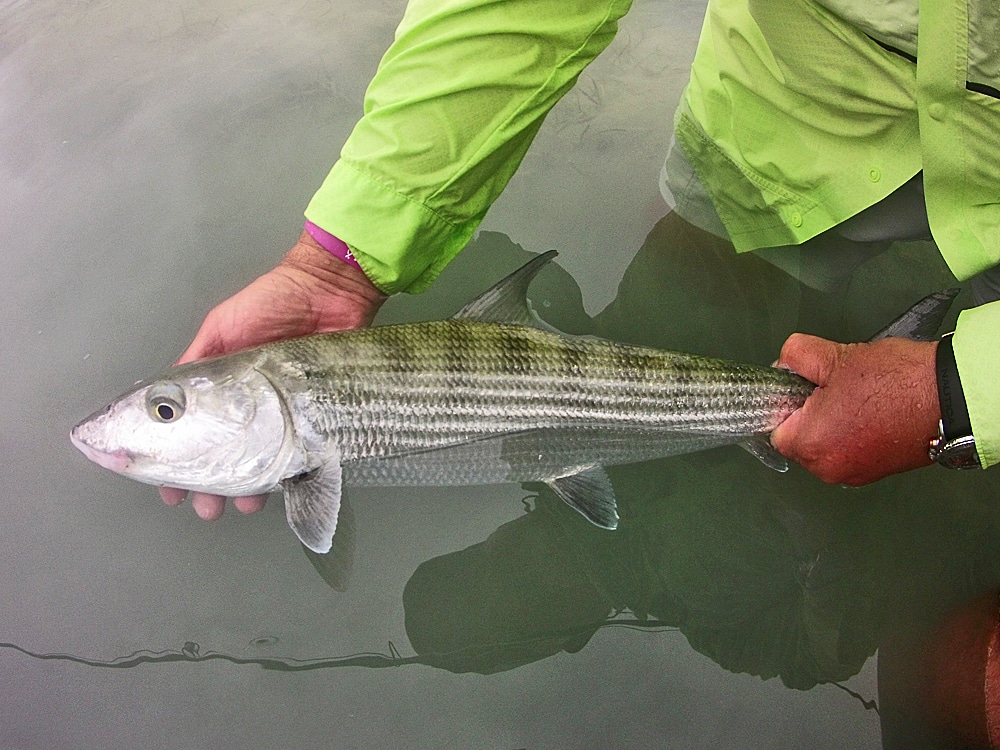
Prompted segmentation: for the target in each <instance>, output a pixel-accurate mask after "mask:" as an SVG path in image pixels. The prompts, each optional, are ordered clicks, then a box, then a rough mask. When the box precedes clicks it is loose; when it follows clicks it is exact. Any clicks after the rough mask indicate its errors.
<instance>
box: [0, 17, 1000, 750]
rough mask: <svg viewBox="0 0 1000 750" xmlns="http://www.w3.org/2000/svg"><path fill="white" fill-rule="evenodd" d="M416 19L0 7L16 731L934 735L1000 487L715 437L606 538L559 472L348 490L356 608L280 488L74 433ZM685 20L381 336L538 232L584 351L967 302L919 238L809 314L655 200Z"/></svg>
mask: <svg viewBox="0 0 1000 750" xmlns="http://www.w3.org/2000/svg"><path fill="white" fill-rule="evenodd" d="M402 9H403V3H402V2H400V1H399V0H392V1H389V0H385V1H383V2H368V3H344V2H338V1H333V2H304V3H302V4H294V5H287V4H279V3H274V2H269V1H267V0H257V1H256V2H250V1H248V2H244V3H235V2H232V1H231V0H219V1H218V2H207V3H206V2H197V3H195V2H176V1H173V0H171V1H170V2H165V3H157V4H149V3H140V2H127V1H125V0H113V1H111V2H102V3H57V2H53V1H51V0H39V1H38V2H34V3H23V2H7V3H4V4H2V5H0V39H2V48H0V49H2V56H0V101H2V102H3V106H2V115H0V117H2V119H0V170H2V175H3V185H4V195H5V202H4V203H5V209H4V210H3V211H2V212H0V236H3V237H4V241H5V243H6V251H5V254H4V258H5V261H4V262H5V272H4V274H2V276H0V285H2V286H0V288H2V294H0V298H2V300H3V303H2V308H0V309H2V317H0V320H2V325H3V329H2V330H3V341H4V344H5V352H4V354H5V356H4V357H3V358H2V360H0V375H2V382H3V383H4V388H3V390H2V393H0V434H2V443H0V444H2V450H3V460H2V476H3V483H2V486H3V501H4V502H3V504H2V507H3V511H2V516H3V525H4V529H5V534H4V547H3V552H2V553H0V563H2V570H3V576H2V578H0V581H2V586H3V599H4V601H5V602H6V606H5V607H4V608H3V609H2V612H0V641H3V642H4V647H3V650H2V651H0V668H2V670H3V674H4V677H5V680H4V682H5V685H6V688H5V690H4V691H3V692H2V695H0V716H3V717H4V718H3V720H2V721H0V747H4V748H16V749H18V750H21V749H25V750H33V749H34V748H62V747H74V748H76V747H100V748H135V747H142V748H149V749H150V750H156V749H158V748H164V749H166V748H234V749H235V748H241V749H244V750H245V749H246V748H278V747H295V748H313V747H334V748H349V747H398V746H406V747H426V748H438V747H469V748H522V747H531V748H546V747H588V748H589V747H594V748H598V747H624V746H652V747H684V748H697V747H706V748H708V747H711V748H716V747H747V748H769V747H774V748H785V747H809V748H843V747H851V748H877V747H882V746H885V747H911V748H912V747H917V746H919V744H918V742H917V741H916V740H914V739H913V738H912V737H910V736H909V733H911V732H912V733H915V734H917V735H919V736H921V737H925V736H928V735H927V734H926V732H925V731H923V729H922V726H921V725H920V724H919V723H918V721H917V718H918V717H919V716H920V709H919V708H914V705H915V704H914V703H913V700H914V699H913V695H914V692H913V690H912V689H911V687H912V679H913V677H912V672H913V665H914V664H915V663H917V662H916V660H917V657H918V656H919V653H920V650H921V649H922V648H923V645H922V644H923V643H924V642H925V640H926V635H927V633H928V632H929V631H930V630H931V629H932V628H933V627H934V626H935V624H936V623H937V622H938V621H939V620H940V618H941V617H942V616H944V615H945V614H947V613H948V612H949V611H951V610H953V609H955V608H957V607H960V606H962V605H963V604H965V603H966V602H968V601H969V600H971V599H973V598H974V597H976V596H978V595H980V594H981V593H983V592H984V591H988V590H990V589H991V588H993V587H996V586H997V584H998V582H1000V566H998V555H997V553H996V549H997V542H998V539H997V537H998V533H1000V526H998V518H997V513H996V510H995V506H994V503H993V502H992V498H994V497H995V496H996V488H995V486H994V485H995V481H993V479H992V478H991V477H990V476H989V475H985V474H984V475H978V476H973V477H961V478H959V477H956V476H954V475H951V474H947V473H945V472H943V471H935V470H934V469H928V470H925V471H921V472H917V473H914V474H911V475H908V476H905V477H901V478H898V479H894V480H890V481H886V482H883V483H881V484H879V485H877V486H876V487H872V488H866V489H864V490H846V489H842V488H837V487H826V486H823V485H822V484H820V483H819V482H818V481H816V480H814V479H812V478H811V477H809V476H808V475H807V474H805V473H804V472H801V471H795V470H793V471H792V472H791V473H790V474H788V475H777V474H774V473H772V472H770V471H769V470H767V469H766V468H764V467H763V466H761V465H759V464H758V463H757V462H755V461H754V460H753V459H752V458H751V457H749V456H748V455H746V454H745V453H743V452H742V451H740V450H738V449H724V450H718V451H713V452H709V453H705V454H700V455H697V456H691V457H682V458H674V459H666V460H662V461H656V462H650V463H647V464H643V465H638V466H632V467H621V468H617V469H612V470H611V471H610V472H609V473H610V476H611V478H612V481H613V483H614V485H615V488H616V492H617V494H618V496H619V499H620V505H621V514H622V519H623V520H622V526H621V528H620V529H619V531H618V532H615V533H609V532H604V531H601V530H599V529H596V528H594V527H591V526H590V525H588V524H587V523H586V521H584V520H583V519H582V518H581V517H580V516H578V515H577V514H576V513H574V512H573V511H572V510H571V509H569V508H567V507H565V506H564V505H563V504H562V503H560V502H559V501H558V500H556V499H555V498H554V497H552V496H551V495H550V494H547V492H546V491H545V489H544V488H543V487H534V486H526V487H521V486H517V485H504V486H498V487H474V488H444V489H415V490H409V489H406V490H403V489H400V490H384V489H367V490H365V489H356V490H352V491H351V493H350V498H349V499H350V504H351V508H352V510H353V513H354V517H355V524H354V526H355V536H356V553H355V556H354V560H353V570H352V572H351V574H350V580H349V586H348V588H347V590H346V591H338V590H335V588H334V587H332V586H331V585H330V583H331V581H332V582H333V583H335V584H336V588H342V586H341V585H340V583H341V574H342V571H340V572H337V571H334V572H331V571H329V570H326V569H323V566H322V564H320V565H319V566H318V567H317V566H315V565H314V564H313V562H314V561H313V560H311V559H310V558H309V557H307V556H306V555H305V554H304V552H303V551H302V548H301V547H300V546H299V544H298V543H297V542H296V540H295V539H294V536H293V535H292V534H291V532H290V531H289V530H288V529H287V527H286V526H285V521H284V515H283V510H282V508H281V503H280V501H279V500H278V498H274V499H272V501H271V502H270V503H269V505H268V507H267V509H266V510H265V511H264V512H263V513H260V514H257V515H255V516H252V517H241V516H239V515H238V514H236V513H234V512H232V511H230V512H229V513H227V515H226V516H225V517H224V518H223V519H222V520H221V521H219V522H217V523H213V524H207V523H203V522H200V521H198V520H197V519H196V518H195V516H194V514H193V513H192V512H191V510H190V508H188V507H182V508H180V509H171V508H167V507H166V506H164V505H163V504H162V503H160V502H159V500H158V499H157V498H156V495H155V492H154V491H153V490H152V489H151V488H148V487H145V486H143V485H139V484H136V483H133V482H130V481H127V480H125V479H121V478H119V477H115V476H113V475H111V474H110V473H108V472H105V471H102V470H100V469H98V468H97V467H95V466H93V465H91V464H89V463H88V462H86V460H85V459H84V458H83V457H82V456H80V455H79V454H78V453H77V452H76V451H75V450H73V448H72V447H71V445H70V443H69V440H68V431H69V428H70V426H71V425H72V424H74V423H75V422H76V421H78V420H79V419H80V418H81V417H83V416H84V415H86V414H88V413H90V412H91V411H92V410H94V409H95V408H97V407H99V406H100V405H103V404H104V403H106V402H107V401H108V400H109V398H110V397H111V396H113V395H115V394H117V393H118V392H120V391H121V390H123V389H124V388H126V387H127V386H128V385H129V384H131V383H132V382H133V381H135V380H138V379H140V378H142V377H146V376H148V375H150V374H152V373H154V372H156V371H159V370H161V369H163V368H164V367H166V366H167V365H169V363H170V362H171V361H173V359H174V358H175V357H176V356H177V354H178V353H179V352H180V351H181V350H182V349H183V348H184V347H185V346H186V344H187V343H188V341H189V340H190V338H191V336H192V335H193V333H194V330H195V329H196V327H197V325H198V323H199V322H200V320H201V319H202V317H203V316H204V314H205V313H206V312H207V311H208V310H209V309H210V308H211V307H212V306H213V305H214V304H216V303H217V302H219V301H220V300H222V299H223V298H225V297H226V296H227V295H228V294H230V293H232V292H234V291H236V290H237V289H239V288H240V287H242V286H243V285H244V284H245V283H247V282H248V281H249V280H251V279H252V278H254V277H255V276H256V275H257V274H259V273H261V272H263V271H265V270H267V269H268V268H270V267H271V266H272V265H273V264H274V262H276V260H277V259H278V258H280V256H281V254H282V253H283V252H284V250H285V249H287V247H288V246H289V245H290V244H291V242H293V241H294V238H295V237H296V236H297V233H298V231H299V228H300V226H301V221H302V218H301V211H302V208H303V206H304V205H305V203H306V202H307V200H308V198H309V197H310V195H311V194H312V192H313V191H314V190H315V189H316V187H317V186H318V185H319V183H320V181H321V180H322V178H323V176H324V175H325V172H326V170H327V169H328V168H329V166H330V164H331V163H332V160H333V158H334V155H335V154H336V153H337V151H338V150H339V147H340V145H341V144H342V142H343V140H344V139H345V138H346V137H347V134H348V133H349V132H350V128H351V126H352V125H353V123H354V121H355V120H356V118H357V117H358V116H359V114H360V109H361V97H362V94H363V90H364V86H365V84H366V83H367V81H368V80H369V78H370V76H371V75H372V73H373V72H374V69H375V66H376V64H377V62H378V58H379V56H380V55H381V52H382V51H383V50H384V49H385V47H386V45H388V43H389V41H390V40H391V36H392V30H393V28H394V26H395V23H396V22H397V20H398V18H399V16H400V14H401V13H402ZM702 11H703V4H702V3H701V2H679V1H677V0H639V1H638V2H637V3H636V5H635V7H634V9H633V10H632V12H631V13H630V15H629V16H628V17H627V19H626V21H625V22H624V23H623V26H622V31H621V33H620V34H619V36H618V38H617V39H616V41H615V43H614V44H613V46H612V47H611V48H610V49H609V50H608V51H607V52H606V53H605V55H604V56H602V58H601V59H599V60H598V62H597V63H595V64H594V65H593V66H592V67H591V68H590V69H589V70H588V71H587V72H586V73H585V74H584V75H583V76H582V77H581V80H580V83H579V85H578V87H577V88H576V89H574V91H572V92H571V93H570V94H569V95H568V96H567V97H566V99H565V100H564V101H563V102H562V103H561V104H560V105H559V106H558V108H557V109H556V110H555V111H554V112H553V113H552V115H551V116H550V118H549V119H548V121H547V122H546V125H545V127H544V128H543V129H542V131H541V133H540V135H539V137H538V139H537V141H536V143H535V145H534V146H533V148H532V150H531V151H530V152H529V154H528V157H527V159H526V160H525V163H524V166H523V168H522V169H521V171H520V172H519V173H518V175H517V176H516V177H515V179H514V181H513V182H512V183H511V186H510V188H509V190H508V191H507V192H506V193H505V194H504V196H503V197H502V198H501V200H500V201H499V202H498V203H497V205H496V206H495V207H494V209H493V210H492V211H491V213H490V214H489V216H488V217H487V219H486V222H485V223H484V225H483V231H482V232H481V233H480V235H479V236H478V237H477V238H476V240H475V241H474V242H473V243H472V246H471V247H470V248H469V249H468V250H467V251H466V252H465V253H464V254H463V255H462V256H460V258H459V259H458V260H457V261H456V262H455V263H454V264H453V265H452V267H450V268H449V269H448V271H447V272H446V273H445V275H444V276H443V277H442V279H441V281H440V283H439V284H438V285H437V286H436V287H435V288H434V289H433V290H432V291H430V292H429V293H427V294H426V295H422V296H420V297H405V298H398V299H395V300H392V301H391V303H390V304H389V305H387V306H386V308H385V309H384V311H383V312H382V314H381V316H380V320H381V322H391V321H399V320H417V319H424V318H431V317H442V316H445V315H448V314H450V313H451V312H453V311H454V310H456V309H457V308H458V307H460V306H461V305H462V304H463V303H464V302H465V301H467V299H468V298H470V297H471V296H472V295H474V294H475V293H477V292H478V291H480V290H481V289H483V288H485V287H486V286H488V285H489V284H491V283H492V282H493V281H495V280H496V279H498V278H499V277H500V276H501V275H503V274H505V273H507V272H509V271H510V270H512V269H513V268H515V267H517V266H518V265H519V264H520V263H521V262H523V260H524V259H525V258H526V257H527V253H528V252H540V251H544V250H548V249H550V248H556V249H558V250H560V252H561V254H560V257H559V261H558V262H559V266H558V267H553V268H550V269H547V270H546V271H545V272H544V273H543V274H542V275H541V276H540V277H539V279H538V280H537V282H536V283H535V285H534V286H533V297H534V300H535V303H536V306H537V307H538V308H539V309H540V310H542V311H543V313H544V314H545V315H546V317H548V318H549V319H550V320H551V321H552V322H553V323H555V324H557V325H559V326H561V327H563V328H564V329H566V330H570V331H574V332H590V333H597V334H599V335H602V336H607V337H610V338H616V339H621V340H629V341H635V342H639V343H645V344H650V345H655V346H663V347H669V348H677V349H682V350H687V351H694V352H700V353H705V354H713V355H719V356H726V357H730V358H736V359H743V360H750V361H757V362H769V361H771V360H773V359H774V357H775V355H776V353H777V351H778V348H779V347H780V344H781V341H782V340H783V339H784V337H785V336H786V335H787V334H788V333H789V332H791V331H792V330H795V329H797V328H798V329H805V330H810V331H813V332H816V333H822V334H824V335H828V336H833V337H838V338H841V339H842V340H858V339H862V338H864V337H866V336H868V335H870V334H871V333H872V332H873V331H874V330H876V329H878V328H879V327H880V326H881V325H882V324H883V323H884V322H885V321H886V320H888V318H889V317H891V316H892V315H894V314H895V313H897V312H899V311H900V310H902V309H903V308H904V307H906V306H907V305H908V304H909V303H910V302H911V301H913V300H914V299H916V298H917V297H918V296H920V295H921V294H924V293H926V292H928V291H931V290H933V289H937V288H939V287H941V286H944V285H948V284H950V283H951V282H950V279H949V278H948V277H947V274H946V272H945V271H944V270H943V269H942V267H941V264H940V262H939V261H938V260H937V258H936V255H935V253H934V251H933V249H932V248H930V247H929V246H926V245H922V244H919V243H917V244H911V245H899V246H894V247H893V248H892V249H890V250H889V251H887V252H886V253H884V254H883V255H880V256H879V257H877V258H875V259H873V260H872V261H870V262H869V263H867V264H865V265H864V266H863V267H862V268H860V269H859V270H858V272H857V273H856V274H855V275H854V276H853V277H852V278H850V279H846V280H845V281H844V283H843V285H842V286H841V287H840V288H839V289H838V290H837V294H835V295H818V294H815V293H812V292H809V291H808V290H804V289H803V288H801V287H800V286H799V285H798V284H797V282H795V281H794V280H793V279H791V278H789V277H787V276H784V275H783V274H782V273H780V272H779V271H777V270H776V269H775V268H774V267H772V266H770V265H768V264H766V263H763V262H762V261H760V260H758V259H755V258H740V259H734V258H732V257H731V256H729V255H728V254H727V253H725V252H724V248H723V247H721V246H720V244H719V243H717V242H715V241H714V240H712V239H711V238H708V237H706V236H704V235H702V234H700V233H698V232H697V231H696V230H693V229H691V228H690V227H687V226H685V225H684V224H683V222H680V221H678V220H677V219H676V218H675V217H672V216H666V217H665V214H666V213H667V211H666V207H665V206H663V205H662V202H661V201H660V199H659V197H658V192H657V187H656V178H657V174H658V172H659V169H660V165H661V162H662V158H663V155H664V152H665V150H666V147H667V144H668V143H669V136H670V131H669V126H670V121H671V117H672V112H673V107H674V105H675V103H676V100H677V96H678V95H679V92H680V89H681V87H682V86H683V84H684V81H685V76H686V70H687V67H688V65H689V63H690V59H691V55H692V53H693V49H694V43H695V41H696V37H697V32H698V29H699V26H700V22H701V13H702ZM921 741H923V740H921ZM926 746H929V747H933V746H942V745H941V744H940V742H938V741H937V740H936V739H928V740H927V745H926Z"/></svg>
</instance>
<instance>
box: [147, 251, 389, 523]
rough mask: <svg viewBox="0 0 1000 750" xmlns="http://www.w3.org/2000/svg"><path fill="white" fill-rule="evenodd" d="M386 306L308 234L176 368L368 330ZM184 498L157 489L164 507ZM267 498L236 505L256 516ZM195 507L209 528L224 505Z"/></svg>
mask: <svg viewBox="0 0 1000 750" xmlns="http://www.w3.org/2000/svg"><path fill="white" fill-rule="evenodd" d="M385 300H386V296H385V295H384V294H383V293H382V292H381V291H379V290H378V288H376V287H375V285H374V284H372V283H371V281H369V280H368V277H367V276H365V275H364V273H363V272H362V271H361V270H360V269H358V268H355V267H354V266H351V265H348V264H347V263H344V262H343V261H341V260H339V259H338V258H335V257H333V255H331V254H330V253H329V252H328V251H326V250H325V249H323V247H322V246H320V245H319V243H317V242H316V240H314V239H313V238H312V237H311V236H309V234H308V233H307V232H305V231H303V232H302V235H301V236H300V237H299V240H298V242H297V243H296V244H295V246H294V247H293V248H292V249H291V250H289V251H288V253H287V254H286V255H285V257H284V259H282V261H281V262H280V263H279V264H278V265H277V266H276V267H275V268H273V269H272V270H270V271H268V272H267V273H265V274H264V275H263V276H260V277H259V278H257V279H256V280H254V281H252V282H251V283H250V284H249V285H248V286H247V287H246V288H244V289H243V290H241V291H239V292H237V293H236V294H234V295H233V296H232V297H230V298H229V299H227V300H225V301H224V302H222V303H221V304H219V305H218V306H217V307H215V308H214V309H213V310H212V311H211V312H209V313H208V315H207V316H206V317H205V321H204V322H203V323H202V324H201V328H199V329H198V333H197V334H196V335H195V337H194V341H192V342H191V345H190V346H189V347H188V348H187V350H185V352H184V353H183V354H182V355H181V357H180V359H179V360H177V363H176V364H183V363H185V362H192V361H194V360H197V359H204V358H205V357H213V356H217V355H220V354H228V353H230V352H234V351H237V350H239V349H245V348H247V347H250V346H257V345H259V344H265V343H267V342H269V341H278V340H280V339H286V338H291V337H293V336H305V335H307V334H311V333H322V332H325V331H337V330H343V329H345V328H358V327H361V326H366V325H369V324H370V323H371V322H372V319H373V318H374V317H375V313H376V312H377V311H378V309H379V307H381V306H382V303H383V302H384V301H385ZM187 494H188V493H187V491H186V490H181V489H177V488H175V487H161V488H160V497H162V498H163V502H165V503H167V505H180V504H181V503H182V502H183V501H184V498H185V497H186V496H187ZM266 497H267V496H266V495H252V496H249V497H237V498H233V504H234V505H235V506H236V508H237V509H238V510H239V511H240V512H242V513H254V512H256V511H258V510H260V509H261V508H263V507H264V501H265V499H266ZM191 506H192V507H193V508H194V510H195V512H196V513H197V514H198V516H199V517H201V518H203V519H205V520H206V521H212V520H215V519H217V518H219V517H220V516H221V515H222V513H223V511H224V510H225V507H226V498H225V497H222V496H220V495H210V494H208V493H204V492H192V493H191Z"/></svg>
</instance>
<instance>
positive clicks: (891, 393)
mask: <svg viewBox="0 0 1000 750" xmlns="http://www.w3.org/2000/svg"><path fill="white" fill-rule="evenodd" d="M936 352H937V342H918V341H910V340H908V339H898V338H888V339H882V340H881V341H877V342H874V343H871V344H838V343H835V342H833V341H827V340H825V339H821V338H817V337H816V336H808V335H806V334H801V333H796V334H792V335H791V336H790V337H789V338H788V340H787V341H785V344H784V346H783V347H782V348H781V356H780V357H779V359H778V363H777V366H779V367H786V368H788V369H790V370H793V371H794V372H797V373H798V374H799V375H801V376H802V377H804V378H806V379H807V380H810V381H812V382H813V383H815V384H816V386H817V387H816V390H815V391H813V393H812V395H811V396H809V398H808V399H806V402H805V404H804V405H803V406H802V408H801V409H799V410H798V411H796V412H794V413H792V415H791V416H789V417H788V419H786V420H785V421H784V422H783V423H782V424H780V425H779V426H778V427H777V428H775V430H774V432H772V433H771V443H772V444H773V445H774V447H775V449H777V451H778V452H779V453H781V454H782V455H783V456H785V457H787V458H790V459H791V460H793V461H796V462H797V463H799V464H801V465H802V466H804V467H805V468H806V469H807V470H808V471H810V472H812V473H813V474H815V475H816V476H817V477H819V478H820V479H822V480H823V481H825V482H829V483H832V484H848V485H862V484H868V483H870V482H875V481H877V480H879V479H882V478H883V477H887V476H889V475H890V474H897V473H900V472H904V471H909V470H910V469H916V468H919V467H921V466H927V465H928V464H930V463H931V460H930V458H928V456H927V449H928V444H929V443H930V441H931V439H932V438H934V437H935V436H936V435H937V424H938V420H939V419H940V418H941V411H940V406H939V405H938V397H937V377H936V373H935V364H934V359H935V354H936Z"/></svg>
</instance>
